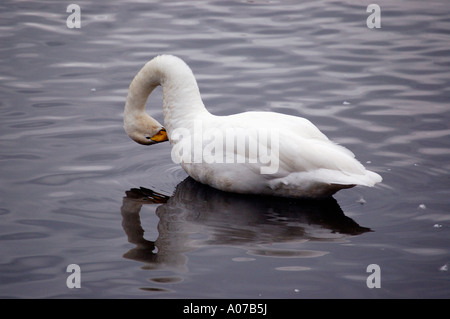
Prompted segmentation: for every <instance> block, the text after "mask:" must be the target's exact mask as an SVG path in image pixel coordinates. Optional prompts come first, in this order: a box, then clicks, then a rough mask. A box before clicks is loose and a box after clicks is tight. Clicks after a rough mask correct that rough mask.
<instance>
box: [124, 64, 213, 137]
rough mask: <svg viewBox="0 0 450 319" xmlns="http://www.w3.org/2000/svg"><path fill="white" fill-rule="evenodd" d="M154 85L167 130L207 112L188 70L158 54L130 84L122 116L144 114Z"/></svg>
mask: <svg viewBox="0 0 450 319" xmlns="http://www.w3.org/2000/svg"><path fill="white" fill-rule="evenodd" d="M158 85H161V86H162V88H163V111H164V124H165V126H166V128H167V129H171V128H172V127H173V126H179V125H181V124H180V121H183V120H189V119H192V117H193V116H196V115H198V114H200V113H204V112H207V111H206V109H205V106H204V104H203V101H202V99H201V96H200V92H199V89H198V85H197V81H196V80H195V77H194V74H193V73H192V71H191V69H190V68H189V67H188V66H187V65H186V63H184V62H183V61H182V60H181V59H179V58H176V57H174V56H166V55H162V56H158V57H156V58H154V59H152V60H151V61H149V62H147V64H145V66H144V67H143V68H142V69H141V70H140V71H139V73H138V74H137V75H136V76H135V78H134V79H133V81H132V82H131V85H130V88H129V91H128V96H127V101H126V104H125V113H124V116H125V117H126V116H133V117H134V116H140V115H142V114H143V113H145V104H146V102H147V99H148V96H149V95H150V93H151V92H152V91H153V90H154V89H155V88H156V87H157V86H158ZM175 122H176V123H175Z"/></svg>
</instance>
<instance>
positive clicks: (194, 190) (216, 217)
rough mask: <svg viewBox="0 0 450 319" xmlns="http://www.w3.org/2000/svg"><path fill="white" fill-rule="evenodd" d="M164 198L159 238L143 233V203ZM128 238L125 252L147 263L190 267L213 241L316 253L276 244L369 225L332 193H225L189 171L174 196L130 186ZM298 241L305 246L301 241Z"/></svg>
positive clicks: (263, 250) (342, 234) (262, 252)
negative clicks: (318, 196) (315, 196)
mask: <svg viewBox="0 0 450 319" xmlns="http://www.w3.org/2000/svg"><path fill="white" fill-rule="evenodd" d="M146 204H160V205H159V206H158V207H157V208H156V215H157V217H158V218H159V222H158V226H157V230H158V238H157V239H156V240H155V241H150V240H146V239H145V238H144V230H143V228H142V226H141V221H140V211H141V208H142V205H146ZM121 212H122V216H123V223H122V225H123V228H124V230H125V233H126V235H127V236H128V241H129V242H130V243H132V244H135V245H136V247H134V248H132V249H131V250H129V251H128V252H126V253H125V254H124V257H125V258H127V259H132V260H136V261H140V262H143V263H145V264H146V266H144V268H147V269H172V270H176V271H182V272H183V271H186V270H187V257H186V253H187V252H189V251H192V250H195V249H198V248H200V247H205V246H208V245H229V246H233V247H241V248H243V249H245V250H246V251H247V253H248V254H250V255H259V256H275V257H316V256H322V255H324V254H326V252H320V251H311V250H302V249H298V250H297V249H295V250H293V249H288V250H286V249H277V248H274V246H273V244H277V243H287V242H289V243H302V242H305V241H338V242H342V241H345V240H346V238H347V237H348V236H350V235H359V234H362V233H364V232H368V231H370V229H369V228H365V227H361V226H359V225H358V224H357V223H356V222H354V221H353V220H352V219H351V218H349V217H347V216H345V215H344V213H343V212H342V210H341V208H340V207H339V205H338V203H337V202H336V200H335V199H334V198H332V197H330V198H328V199H324V200H298V199H288V198H278V197H262V196H257V195H255V196H248V195H240V194H234V193H226V192H222V191H219V190H216V189H213V188H211V187H209V186H206V185H202V184H200V183H198V182H196V181H194V180H193V179H191V178H190V177H188V178H187V179H185V180H184V181H183V182H181V183H180V184H178V186H177V187H176V189H175V192H174V194H173V195H172V196H170V197H169V196H165V195H161V194H158V193H156V192H154V191H152V190H150V189H146V188H143V187H141V188H139V189H137V188H133V189H130V190H129V191H126V197H124V198H123V205H122V208H121ZM296 247H301V245H298V246H296Z"/></svg>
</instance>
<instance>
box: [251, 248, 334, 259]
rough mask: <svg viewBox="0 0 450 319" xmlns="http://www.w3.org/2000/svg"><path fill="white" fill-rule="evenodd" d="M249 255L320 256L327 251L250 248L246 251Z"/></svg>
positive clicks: (281, 256)
mask: <svg viewBox="0 0 450 319" xmlns="http://www.w3.org/2000/svg"><path fill="white" fill-rule="evenodd" d="M247 253H248V254H249V255H253V256H263V257H276V258H314V257H321V256H324V255H326V254H328V252H326V251H317V250H283V249H262V248H261V249H250V250H248V251H247Z"/></svg>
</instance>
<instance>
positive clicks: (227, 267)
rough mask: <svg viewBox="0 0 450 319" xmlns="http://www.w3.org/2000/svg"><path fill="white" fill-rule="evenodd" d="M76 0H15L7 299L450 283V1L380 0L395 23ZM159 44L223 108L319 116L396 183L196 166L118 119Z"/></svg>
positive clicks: (1, 270)
mask: <svg viewBox="0 0 450 319" xmlns="http://www.w3.org/2000/svg"><path fill="white" fill-rule="evenodd" d="M69 3H70V2H54V1H3V2H2V3H1V4H0V30H1V31H0V43H1V47H0V122H1V123H0V130H1V131H0V215H1V217H0V218H1V219H0V220H1V222H0V296H1V297H4V298H5V297H7V298H9V297H13V298H15V297H17V298H72V297H84V298H94V297H95V298H189V297H193V298H328V297H334V298H449V297H450V280H449V279H450V277H449V271H448V267H449V265H450V255H449V240H450V231H449V227H450V223H449V221H450V199H449V198H450V189H449V185H450V178H449V170H450V138H449V135H450V129H449V121H450V104H449V102H450V89H449V87H450V86H449V83H450V33H449V30H450V6H449V4H448V1H444V0H442V1H438V0H435V1H426V2H425V1H378V2H377V3H378V4H379V5H380V7H381V28H380V29H369V28H368V27H367V25H366V19H367V17H368V16H369V13H367V12H366V8H367V5H368V4H369V3H371V2H370V1H302V2H301V4H298V3H297V2H296V1H259V0H254V1H189V2H179V1H167V2H164V3H160V2H157V1H149V2H148V3H147V2H139V1H137V2H132V1H127V2H120V1H77V2H76V3H77V4H78V5H79V6H80V8H81V28H80V29H69V28H67V26H66V19H67V17H68V15H69V13H66V8H67V5H68V4H69ZM160 53H171V54H175V55H178V56H180V57H182V58H183V59H185V60H186V61H187V62H188V64H189V65H190V66H191V67H192V69H193V70H194V73H195V75H196V77H197V79H198V82H199V86H200V90H201V92H202V96H203V99H204V102H205V104H206V105H207V107H208V109H209V110H210V111H211V112H212V113H214V114H220V115H222V114H223V115H225V114H232V113H236V112H241V111H248V110H271V111H278V112H282V113H287V114H293V115H298V116H303V117H307V118H308V119H310V120H311V121H313V122H314V123H315V124H316V125H317V126H318V127H319V128H320V129H321V130H322V131H323V132H325V133H326V134H327V135H328V136H329V137H330V138H332V139H333V140H335V141H336V142H339V143H341V144H343V145H345V146H346V147H348V148H350V149H351V150H352V151H353V152H354V153H355V154H356V155H357V158H358V159H359V160H360V161H361V162H362V163H363V164H364V165H365V166H367V167H368V168H369V169H371V170H374V171H376V172H378V173H379V174H381V175H382V176H383V178H384V181H383V183H382V184H380V185H379V186H377V187H375V188H372V189H369V188H353V189H350V190H344V191H342V192H340V193H338V194H337V195H335V196H334V199H330V200H329V201H324V202H319V203H318V202H304V201H292V200H280V199H273V198H263V199H261V198H254V197H242V196H237V195H233V194H225V193H221V192H218V191H214V190H212V189H210V188H207V187H204V186H201V185H199V184H196V183H193V182H192V181H191V180H189V179H187V180H185V179H186V174H185V173H184V171H183V170H182V169H181V168H180V167H179V166H178V165H176V164H174V163H173V162H172V161H171V158H170V147H169V145H168V144H167V143H166V144H159V145H155V146H152V147H144V146H140V145H138V144H135V143H134V142H132V141H131V140H130V139H129V138H128V137H127V136H126V134H125V133H124V131H123V129H122V112H123V106H124V100H125V96H126V94H127V88H128V85H129V83H130V81H131V79H132V78H133V76H134V74H135V73H136V72H137V71H138V70H139V69H140V67H141V66H142V65H143V64H144V63H145V62H146V61H148V60H149V59H151V58H152V57H153V56H155V55H157V54H160ZM149 112H150V113H151V114H152V115H153V116H154V117H156V118H157V119H158V120H160V121H162V109H161V92H160V91H159V90H158V91H157V92H155V93H154V94H153V95H152V97H151V99H150V106H149ZM140 187H143V188H144V189H141V190H139V191H138V190H136V189H139V188H140ZM170 196H171V197H170ZM168 197H170V199H169V198H168ZM143 231H145V233H144V232H143ZM69 264H77V265H79V266H80V269H81V288H79V289H77V288H73V289H69V288H68V287H67V285H66V279H67V277H68V276H69V275H70V273H68V272H66V268H67V266H68V265H69ZM370 264H377V265H378V266H379V267H380V270H381V276H380V280H381V288H372V289H370V288H368V286H367V284H366V279H367V277H368V276H369V275H371V273H368V272H367V271H366V269H367V266H368V265H370Z"/></svg>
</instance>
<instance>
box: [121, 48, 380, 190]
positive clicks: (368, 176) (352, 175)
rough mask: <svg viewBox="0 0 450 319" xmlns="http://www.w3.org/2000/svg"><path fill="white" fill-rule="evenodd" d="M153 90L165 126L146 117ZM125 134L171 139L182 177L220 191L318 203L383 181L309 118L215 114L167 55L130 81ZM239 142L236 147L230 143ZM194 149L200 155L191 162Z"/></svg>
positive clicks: (143, 139) (186, 71) (144, 139)
mask: <svg viewBox="0 0 450 319" xmlns="http://www.w3.org/2000/svg"><path fill="white" fill-rule="evenodd" d="M158 85H161V86H162V88H163V113H164V126H163V125H161V124H160V123H158V121H156V120H155V119H153V118H152V117H150V116H149V115H148V114H147V113H146V111H145V104H146V101H147V98H148V96H149V95H150V93H151V92H152V91H153V89H155V88H156V87H157V86H158ZM124 128H125V131H126V132H127V134H128V135H129V136H130V137H131V138H132V139H133V140H134V141H136V142H137V143H140V144H144V145H150V144H154V143H159V142H163V141H167V140H169V141H170V143H171V145H172V158H173V159H174V160H175V161H177V162H179V163H180V164H181V166H182V167H183V169H184V170H185V171H186V173H187V174H189V175H190V176H191V177H192V178H193V179H195V180H197V181H198V182H201V183H203V184H207V185H210V186H212V187H214V188H217V189H220V190H223V191H228V192H236V193H244V194H264V195H276V196H284V197H312V198H317V197H326V196H331V195H332V194H334V193H335V192H337V191H338V190H340V189H343V188H350V187H353V186H355V185H364V186H373V185H375V184H376V183H378V182H381V180H382V178H381V176H380V175H378V174H377V173H374V172H371V171H369V170H366V169H365V168H364V166H363V165H361V163H360V162H358V161H357V160H356V159H355V156H354V154H353V153H352V152H351V151H349V150H348V149H346V148H344V147H342V146H339V145H337V144H335V143H333V142H331V141H330V140H329V139H328V138H327V137H326V136H325V135H324V134H323V133H322V132H320V131H319V129H318V128H317V127H316V126H314V124H312V123H311V122H310V121H308V120H307V119H304V118H300V117H296V116H290V115H284V114H280V113H274V112H245V113H240V114H235V115H229V116H215V115H212V114H211V113H209V112H208V111H207V110H206V108H205V106H204V104H203V101H202V99H201V96H200V92H199V89H198V86H197V81H196V80H195V77H194V75H193V73H192V71H191V69H190V68H189V66H188V65H187V64H186V63H185V62H184V61H183V60H181V59H180V58H178V57H175V56H172V55H160V56H157V57H155V58H153V59H152V60H151V61H149V62H148V63H147V64H145V66H144V67H143V68H142V69H141V70H140V71H139V72H138V74H137V75H136V76H135V78H134V79H133V81H132V83H131V85H130V88H129V91H128V96H127V100H126V104H125V111H124ZM230 135H231V138H230ZM242 135H244V136H242ZM240 137H243V139H241V140H240V142H236V143H235V144H233V143H231V142H230V141H233V142H234V139H235V138H236V139H237V140H239V138H240ZM269 139H271V140H270V141H269V142H268V140H269ZM213 142H214V143H213ZM227 142H228V143H227ZM230 144H231V145H230ZM222 145H223V148H222V149H219V148H220V147H221V146H222ZM212 149H214V150H212ZM195 150H200V154H201V155H203V157H202V156H200V157H196V156H197V155H196V154H194V153H195ZM202 151H203V153H201V152H202ZM262 151H265V153H264V152H262ZM222 152H223V153H222ZM188 153H189V154H188ZM205 154H206V155H208V154H209V157H208V156H206V155H205ZM187 155H192V156H187ZM216 155H221V156H223V157H220V158H223V159H224V160H223V161H221V160H220V158H219V157H217V156H216ZM230 155H231V156H230ZM269 155H270V156H269ZM214 156H216V157H214ZM228 156H230V157H228ZM225 158H226V159H225ZM229 159H231V160H229ZM268 159H270V163H269V161H268ZM273 164H276V165H273ZM269 165H270V166H271V167H269ZM264 167H265V168H266V172H263V168H264Z"/></svg>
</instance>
